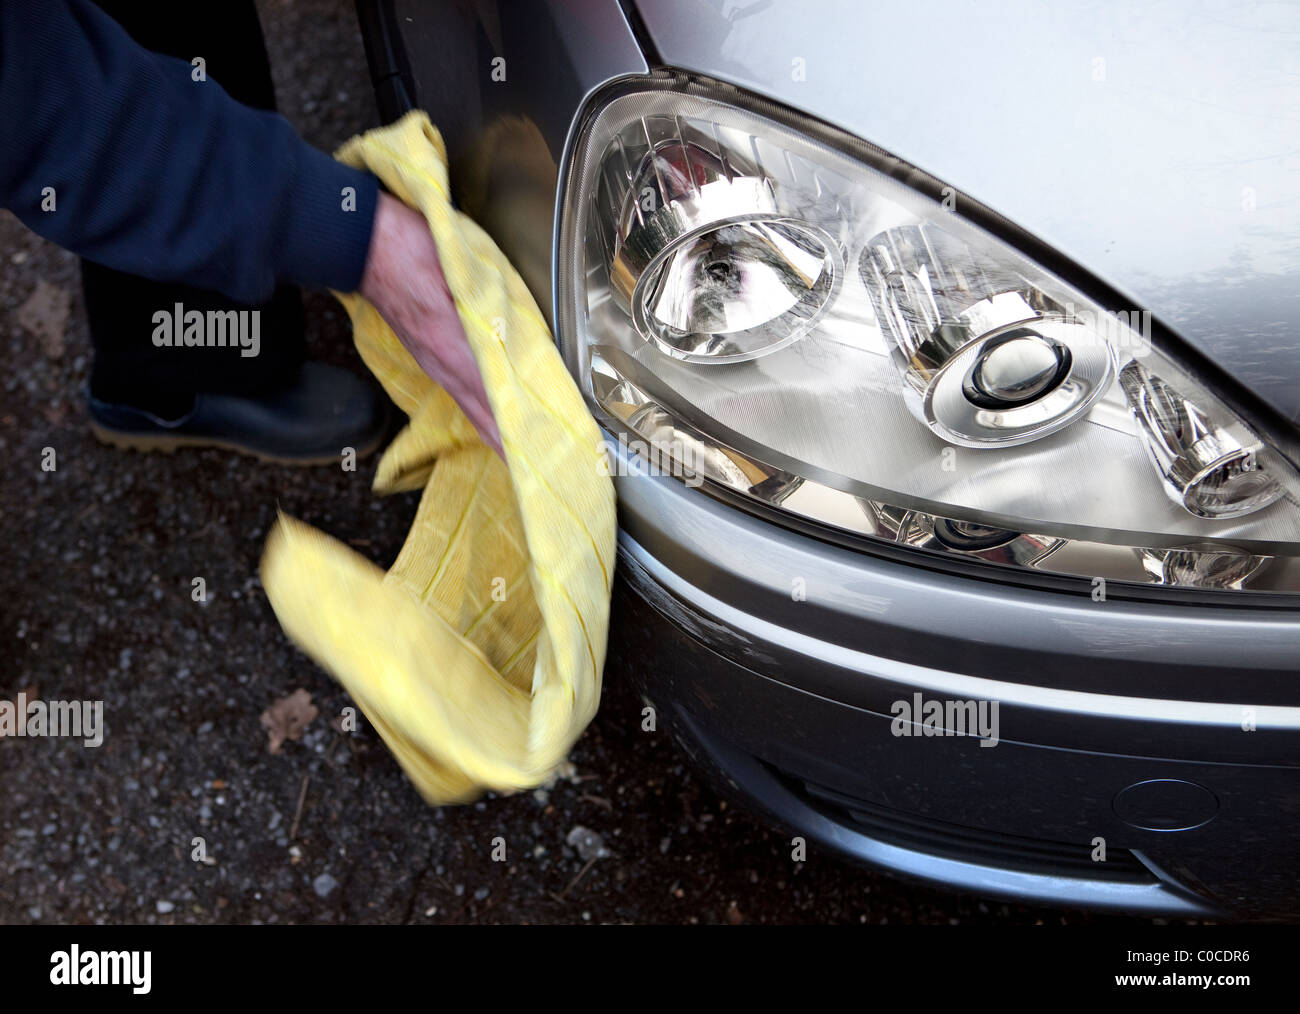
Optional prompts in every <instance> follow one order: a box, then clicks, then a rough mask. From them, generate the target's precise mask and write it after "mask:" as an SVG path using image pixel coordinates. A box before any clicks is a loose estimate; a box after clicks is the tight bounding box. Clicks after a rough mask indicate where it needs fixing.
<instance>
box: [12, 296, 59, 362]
mask: <svg viewBox="0 0 1300 1014" xmlns="http://www.w3.org/2000/svg"><path fill="white" fill-rule="evenodd" d="M71 310H72V296H71V295H69V293H68V291H67V290H66V289H64V288H63V287H62V286H61V285H51V284H50V283H49V282H47V281H46V280H45V279H44V278H42V279H41V280H40V281H38V282H37V283H36V290H35V291H34V292H33V293H32V294H31V295H30V296H28V297H27V302H25V303H23V305H22V306H20V307H19V308H18V323H19V324H20V325H21V326H22V328H23V329H24V330H25V331H28V332H30V333H31V334H32V336H33V337H34V338H36V340H37V341H38V342H40V344H41V351H42V352H44V353H45V354H46V355H47V356H49V357H50V358H51V359H58V358H60V357H61V356H62V355H63V335H64V332H65V331H66V330H67V326H68V314H69V312H70V311H71Z"/></svg>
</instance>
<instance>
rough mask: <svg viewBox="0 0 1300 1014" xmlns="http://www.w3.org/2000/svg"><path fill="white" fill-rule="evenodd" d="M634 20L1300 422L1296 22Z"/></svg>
mask: <svg viewBox="0 0 1300 1014" xmlns="http://www.w3.org/2000/svg"><path fill="white" fill-rule="evenodd" d="M636 6H637V9H638V10H639V11H640V14H641V17H642V18H643V19H644V22H645V25H646V27H647V29H648V31H649V34H650V36H651V37H652V39H653V40H654V45H655V47H656V48H657V50H658V51H659V54H660V56H661V57H662V59H663V61H664V62H665V63H666V64H668V65H670V66H675V67H680V68H683V69H687V70H692V71H697V72H699V73H702V74H707V75H709V76H711V77H714V78H718V79H721V80H726V81H729V82H731V83H733V84H737V85H740V86H742V87H745V88H749V89H751V90H753V91H755V92H758V93H759V94H762V95H766V96H769V97H771V98H774V99H777V100H778V101H780V102H782V103H784V104H786V105H789V106H792V107H794V108H796V109H800V110H803V111H805V112H807V113H810V114H812V115H813V116H816V117H818V118H820V119H822V120H825V121H827V122H829V123H832V124H834V125H836V126H838V127H841V128H843V129H845V130H847V131H850V132H851V133H854V134H857V135H858V136H860V137H862V138H864V139H865V140H867V141H870V142H871V143H873V144H876V145H878V146H879V147H881V148H884V149H885V150H887V151H889V152H891V153H892V154H894V155H897V156H898V157H900V158H902V159H904V160H906V161H908V162H911V163H912V164H913V165H916V166H918V167H919V168H921V169H923V170H925V171H927V172H929V173H931V174H932V175H934V176H937V177H938V178H940V179H942V180H944V181H946V182H948V183H949V184H951V185H952V186H953V187H955V188H956V189H958V190H959V191H962V192H964V193H967V194H969V195H970V196H972V197H974V198H976V199H977V200H979V201H981V202H983V203H984V204H986V205H988V206H990V207H992V208H993V209H994V210H995V211H997V212H1000V213H1001V214H1002V215H1004V216H1006V217H1007V218H1009V219H1010V220H1011V221H1013V222H1014V223H1016V224H1017V225H1019V226H1021V227H1022V228H1024V229H1026V230H1028V231H1029V232H1031V233H1033V234H1034V235H1035V236H1037V237H1038V238H1040V239H1042V240H1044V241H1045V242H1047V243H1048V244H1050V245H1051V246H1052V247H1054V248H1055V249H1057V250H1058V251H1060V252H1061V253H1063V254H1064V255H1065V256H1067V257H1069V258H1071V259H1073V260H1074V261H1076V262H1078V263H1079V264H1081V265H1082V266H1083V267H1085V268H1086V269H1087V270H1089V271H1091V272H1092V273H1093V274H1095V275H1097V276H1098V277H1099V278H1101V279H1103V280H1104V281H1106V282H1108V283H1109V284H1110V285H1111V286H1112V287H1113V288H1115V289H1116V290H1118V291H1120V292H1122V293H1125V294H1127V297H1128V298H1129V300H1131V302H1130V304H1129V306H1126V307H1107V309H1130V308H1131V309H1145V310H1150V311H1151V312H1152V313H1153V314H1154V315H1155V316H1156V317H1158V318H1160V319H1162V320H1163V321H1164V322H1165V323H1166V324H1168V325H1169V326H1171V327H1173V328H1174V329H1175V330H1176V331H1178V332H1179V333H1180V334H1181V335H1182V336H1183V337H1185V338H1186V339H1187V340H1189V341H1190V342H1191V343H1193V344H1194V345H1196V346H1198V347H1199V348H1200V349H1201V351H1203V352H1204V353H1206V354H1207V355H1208V356H1209V357H1210V358H1211V359H1213V360H1215V361H1217V362H1218V363H1219V364H1221V365H1222V366H1223V367H1224V368H1225V369H1226V370H1228V371H1229V372H1231V373H1233V374H1234V375H1236V376H1237V377H1238V378H1239V379H1241V380H1242V381H1243V382H1244V383H1245V384H1246V385H1247V386H1248V387H1250V388H1251V389H1253V390H1254V391H1255V393H1256V394H1257V395H1259V396H1260V397H1261V398H1262V399H1263V400H1265V401H1267V402H1268V403H1270V404H1271V405H1272V406H1273V407H1274V408H1276V409H1277V410H1278V411H1279V412H1281V413H1282V414H1283V415H1284V416H1287V417H1289V418H1290V419H1291V420H1292V421H1300V6H1297V5H1295V4H1285V3H1240V2H1235V0H1234V2H1229V0H1221V2H1220V0H1203V2H1197V3H1134V2H1093V3H1079V2H1066V3H1050V4H1047V3H1041V2H1035V0H1004V2H1000V3H996V4H988V3H979V4H977V3H974V2H971V0H925V2H906V3H897V2H882V0H868V2H863V0H637V4H636ZM799 61H802V62H801V63H800V62H799Z"/></svg>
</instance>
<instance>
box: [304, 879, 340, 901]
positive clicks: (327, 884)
mask: <svg viewBox="0 0 1300 1014" xmlns="http://www.w3.org/2000/svg"><path fill="white" fill-rule="evenodd" d="M338 886H339V882H338V881H337V880H335V879H334V878H333V877H331V876H330V875H329V874H328V873H322V874H321V875H320V876H319V877H317V878H316V879H315V880H313V881H312V882H311V887H312V890H313V891H315V892H316V894H317V896H318V897H321V898H328V897H329V896H330V895H331V894H332V893H333V892H334V888H336V887H338Z"/></svg>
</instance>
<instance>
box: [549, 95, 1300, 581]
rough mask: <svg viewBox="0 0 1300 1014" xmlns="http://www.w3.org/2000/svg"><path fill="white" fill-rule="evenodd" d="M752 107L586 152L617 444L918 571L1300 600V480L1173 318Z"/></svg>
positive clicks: (605, 414) (644, 109)
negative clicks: (977, 566)
mask: <svg viewBox="0 0 1300 1014" xmlns="http://www.w3.org/2000/svg"><path fill="white" fill-rule="evenodd" d="M729 97H730V98H731V99H732V101H719V100H718V99H717V98H715V97H714V96H712V95H709V94H706V93H703V91H702V88H701V86H699V85H698V84H691V85H685V84H682V83H678V82H675V81H672V80H669V79H656V80H653V81H652V82H651V83H650V84H639V85H637V86H635V88H629V89H625V90H622V91H619V92H617V93H615V94H614V96H613V97H612V98H610V99H609V100H608V101H606V102H605V103H604V104H603V105H602V106H601V107H600V108H599V109H598V110H597V111H596V112H595V114H594V115H593V116H591V117H590V118H589V119H588V120H587V122H586V123H585V125H584V129H583V132H582V135H581V137H580V138H579V139H578V143H577V144H576V145H575V148H574V153H573V157H572V161H571V163H570V167H569V172H568V176H567V182H566V192H565V196H564V213H563V221H562V233H561V245H560V264H559V269H560V293H559V295H560V302H559V313H558V325H559V326H558V328H557V330H558V331H559V333H560V336H561V340H562V342H563V343H564V344H565V351H566V353H567V354H568V355H569V356H570V358H571V362H572V363H573V365H574V367H575V369H576V371H577V372H578V374H579V376H580V380H581V383H582V385H583V387H584V389H585V391H586V393H587V395H588V397H589V399H590V400H591V401H592V402H593V404H594V406H595V407H596V410H597V412H598V414H599V415H600V416H601V417H602V418H603V420H604V421H605V423H606V425H607V427H609V428H613V429H616V430H621V431H625V432H630V433H631V434H634V435H636V436H637V437H640V438H641V439H643V440H647V441H650V442H652V443H653V444H655V445H657V446H658V447H659V448H661V449H664V450H668V449H670V448H671V449H675V452H674V453H676V454H677V455H678V457H682V458H686V459H689V460H682V461H679V462H678V467H680V468H681V469H682V470H683V472H689V473H692V474H699V475H702V476H703V477H704V478H706V479H707V480H709V481H711V482H714V483H718V484H720V485H723V486H726V487H728V488H729V489H732V490H735V491H738V492H740V493H742V494H744V495H746V496H748V497H751V498H753V499H755V500H757V501H760V502H762V503H765V504H767V505H769V506H773V507H779V508H780V509H781V510H783V511H788V512H791V513H794V514H798V515H802V516H804V517H807V518H809V519H812V520H815V521H817V522H820V523H822V524H829V525H833V526H835V527H837V528H839V529H843V530H845V531H848V532H852V533H856V534H858V535H863V536H867V537H869V538H872V539H884V540H887V541H890V542H893V543H896V544H901V545H905V546H909V547H913V548H915V549H917V550H922V551H928V552H932V553H939V554H942V555H947V556H953V555H958V556H961V557H964V558H966V559H971V560H977V561H981V562H984V563H988V564H994V565H1002V566H1010V567H1016V568H1028V569H1035V570H1045V571H1053V572H1057V573H1065V574H1074V575H1079V576H1083V577H1105V578H1110V579H1116V580H1124V581H1134V582H1142V583H1156V584H1167V585H1179V586H1190V587H1200V588H1233V589H1241V588H1246V587H1249V588H1257V589H1264V590H1300V565H1298V564H1300V561H1297V556H1300V506H1298V505H1300V476H1297V474H1296V472H1295V470H1294V469H1293V468H1292V467H1291V465H1290V464H1289V463H1288V462H1287V461H1286V460H1285V459H1284V458H1283V457H1282V456H1281V455H1280V454H1278V453H1277V452H1276V451H1275V450H1274V449H1272V448H1270V447H1269V446H1267V445H1266V444H1265V443H1263V442H1262V441H1261V440H1260V439H1259V437H1258V436H1257V435H1256V434H1255V433H1254V432H1253V431H1252V430H1251V428H1250V427H1249V426H1247V425H1246V423H1245V422H1244V421H1243V420H1241V419H1239V418H1237V417H1236V416H1235V415H1234V414H1233V412H1232V411H1230V410H1229V409H1228V408H1227V407H1226V406H1225V405H1224V404H1223V403H1222V402H1221V401H1220V399H1218V398H1216V397H1215V396H1214V395H1213V394H1212V393H1211V392H1210V391H1209V390H1207V389H1206V388H1205V387H1204V386H1203V385H1201V384H1199V383H1197V382H1196V381H1195V380H1194V379H1193V378H1192V376H1190V375H1189V373H1188V372H1187V371H1186V370H1184V369H1183V368H1181V367H1180V366H1179V365H1178V364H1177V362H1176V361H1175V360H1174V359H1173V358H1172V357H1171V356H1170V355H1168V354H1167V353H1166V352H1165V351H1162V350H1161V349H1160V348H1157V347H1154V346H1153V345H1152V343H1151V340H1150V323H1149V316H1148V315H1146V314H1144V313H1141V312H1140V311H1116V310H1110V311H1108V310H1107V308H1104V307H1102V306H1099V305H1098V304H1097V303H1095V302H1093V301H1092V300H1090V299H1089V298H1087V297H1086V296H1085V295H1083V294H1082V293H1080V292H1078V291H1076V290H1075V289H1074V288H1072V287H1071V286H1070V285H1068V284H1067V283H1065V282H1064V281H1062V280H1061V279H1059V278H1057V277H1055V276H1054V275H1053V274H1052V273H1051V272H1049V271H1047V270H1046V269H1044V268H1043V267H1041V266H1039V265H1037V264H1035V263H1034V262H1033V261H1031V260H1029V259H1028V258H1026V257H1025V256H1023V255H1022V254H1020V253H1019V252H1018V251H1016V250H1014V249H1013V248H1011V247H1010V246H1008V245H1007V244H1006V243H1004V242H1003V241H1001V240H999V239H997V238H995V237H993V236H992V235H990V234H989V233H987V232H985V231H983V230H982V229H980V228H978V227H977V226H975V225H974V224H972V223H971V222H969V221H967V220H965V219H964V218H962V217H960V216H959V215H958V214H956V213H955V212H954V211H953V210H949V209H948V208H946V207H944V206H943V205H941V204H939V203H936V202H935V201H932V200H931V199H929V198H928V197H926V196H924V195H922V194H920V193H918V192H917V191H915V190H913V189H911V188H910V187H908V186H906V185H905V184H903V183H901V182H899V181H897V180H895V179H893V178H891V177H890V176H887V175H885V174H884V173H882V172H880V171H878V170H877V169H875V168H873V167H872V166H870V165H868V164H866V163H864V162H862V161H859V160H857V159H855V158H852V157H850V156H849V155H847V154H845V153H844V152H842V151H840V150H838V149H837V148H834V147H831V146H829V145H825V144H822V143H820V142H819V141H818V140H816V139H814V138H812V137H809V136H806V135H805V134H804V133H802V132H800V131H797V130H795V129H792V128H791V127H789V126H787V125H785V124H784V123H783V122H779V121H778V120H777V119H776V118H771V117H768V116H766V115H764V114H763V113H761V112H759V111H756V110H753V109H747V108H742V107H741V106H740V105H736V104H734V99H735V96H734V94H731V95H730V96H729ZM684 452H685V453H684Z"/></svg>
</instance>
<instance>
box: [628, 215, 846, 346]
mask: <svg viewBox="0 0 1300 1014" xmlns="http://www.w3.org/2000/svg"><path fill="white" fill-rule="evenodd" d="M837 275H838V271H837V265H836V248H835V246H834V243H833V242H832V241H831V239H830V237H829V236H827V235H826V234H825V233H822V232H821V231H820V230H818V229H815V228H813V227H812V226H809V225H806V224H804V223H801V222H794V221H788V220H782V219H777V220H754V221H741V222H729V223H727V224H725V225H720V226H718V227H716V228H713V229H709V230H707V231H705V232H702V233H698V234H696V235H693V236H688V237H685V238H683V239H682V240H680V241H678V242H677V243H675V244H673V245H671V246H670V247H668V249H666V250H665V251H664V252H663V253H662V254H661V255H660V256H658V257H656V258H655V261H654V262H653V263H652V264H651V265H650V266H649V267H648V268H647V269H646V271H645V273H644V274H643V275H642V276H641V279H640V281H639V283H638V284H637V286H636V292H635V293H634V296H633V300H632V312H633V319H634V321H635V322H636V325H637V328H638V329H639V330H640V331H641V333H642V334H644V335H646V336H647V337H648V338H650V339H652V340H653V341H654V342H655V343H656V344H657V345H658V346H659V347H660V348H661V349H662V350H663V351H664V352H666V353H668V355H670V356H673V357H675V358H678V359H687V360H691V361H694V362H709V363H718V362H740V361H743V360H747V359H754V358H756V357H758V356H762V355H767V354H769V353H772V352H776V351H777V350H779V349H782V348H785V347H786V346H787V345H789V344H791V343H792V342H794V341H797V340H798V339H799V338H801V337H802V336H803V335H805V334H807V332H808V331H809V329H810V328H812V326H813V325H814V324H815V323H816V322H817V320H818V318H819V317H820V316H821V314H822V312H823V311H824V310H825V309H826V306H827V305H828V304H829V303H830V301H831V296H832V294H833V292H834V289H835V284H836V281H837Z"/></svg>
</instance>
